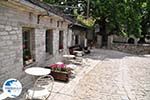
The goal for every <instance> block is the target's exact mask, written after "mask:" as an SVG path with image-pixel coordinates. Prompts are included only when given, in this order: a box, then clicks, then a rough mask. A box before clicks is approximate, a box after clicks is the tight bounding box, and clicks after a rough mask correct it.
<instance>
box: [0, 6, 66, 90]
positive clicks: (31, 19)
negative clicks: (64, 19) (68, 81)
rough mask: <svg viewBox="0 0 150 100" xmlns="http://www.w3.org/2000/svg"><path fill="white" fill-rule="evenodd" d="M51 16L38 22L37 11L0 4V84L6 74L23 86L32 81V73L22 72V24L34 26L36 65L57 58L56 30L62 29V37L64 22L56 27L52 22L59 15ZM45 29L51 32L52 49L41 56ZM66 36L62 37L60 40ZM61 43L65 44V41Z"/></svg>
mask: <svg viewBox="0 0 150 100" xmlns="http://www.w3.org/2000/svg"><path fill="white" fill-rule="evenodd" d="M9 5H11V4H9ZM53 19H54V20H53V23H50V20H51V18H49V19H43V18H41V20H40V23H39V24H38V23H37V13H36V14H34V12H33V13H31V12H30V11H29V12H28V11H24V10H22V11H21V10H19V9H16V8H10V7H7V6H5V5H1V4H0V86H2V84H3V82H4V81H5V80H6V79H8V78H17V79H19V80H21V82H22V84H23V86H24V87H26V86H28V85H29V84H30V83H31V82H32V81H31V80H32V77H31V76H30V75H27V74H25V72H24V70H23V69H24V66H23V49H22V48H23V47H22V28H23V27H29V28H33V29H34V30H35V60H36V64H37V66H38V65H41V64H42V63H45V62H47V64H50V63H52V62H56V59H57V60H59V59H60V58H61V57H62V54H63V53H59V52H58V43H59V41H58V39H59V34H58V33H59V30H63V31H64V33H65V34H64V38H65V36H66V34H67V25H68V24H67V23H64V24H63V26H62V27H59V28H57V25H56V23H57V20H59V19H58V18H57V19H55V18H54V17H53ZM45 20H47V21H45ZM51 26H52V27H51ZM47 29H52V30H53V34H54V35H53V37H54V38H53V51H54V52H53V55H51V56H50V57H49V59H46V58H45V57H46V52H45V32H46V30H47ZM66 40H67V39H64V44H65V43H66V42H65V41H66ZM64 46H66V44H65V45H64ZM65 48H66V47H65ZM54 58H56V59H54Z"/></svg>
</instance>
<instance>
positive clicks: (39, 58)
mask: <svg viewBox="0 0 150 100" xmlns="http://www.w3.org/2000/svg"><path fill="white" fill-rule="evenodd" d="M45 33H46V29H43V28H39V29H35V60H36V62H38V64H42V63H44V60H45V59H44V58H45V56H46V52H45Z"/></svg>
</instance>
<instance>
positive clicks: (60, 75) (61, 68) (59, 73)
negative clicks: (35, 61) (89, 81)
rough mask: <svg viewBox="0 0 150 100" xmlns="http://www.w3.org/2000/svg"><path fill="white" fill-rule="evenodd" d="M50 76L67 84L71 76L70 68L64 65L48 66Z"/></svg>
mask: <svg viewBox="0 0 150 100" xmlns="http://www.w3.org/2000/svg"><path fill="white" fill-rule="evenodd" d="M49 67H50V69H51V73H50V74H51V75H52V76H53V77H54V79H55V80H59V81H65V82H68V81H69V78H70V75H71V70H72V69H71V68H69V67H66V66H65V64H52V65H50V66H49Z"/></svg>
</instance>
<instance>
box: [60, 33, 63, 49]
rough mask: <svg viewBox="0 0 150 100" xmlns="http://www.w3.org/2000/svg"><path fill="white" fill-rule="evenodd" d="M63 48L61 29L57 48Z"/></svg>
mask: <svg viewBox="0 0 150 100" xmlns="http://www.w3.org/2000/svg"><path fill="white" fill-rule="evenodd" d="M60 49H63V31H59V50H60Z"/></svg>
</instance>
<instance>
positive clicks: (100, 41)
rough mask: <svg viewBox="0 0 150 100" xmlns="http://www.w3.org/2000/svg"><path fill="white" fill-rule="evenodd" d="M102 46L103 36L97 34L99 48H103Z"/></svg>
mask: <svg viewBox="0 0 150 100" xmlns="http://www.w3.org/2000/svg"><path fill="white" fill-rule="evenodd" d="M101 46H102V36H101V35H97V45H96V47H97V48H101Z"/></svg>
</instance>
